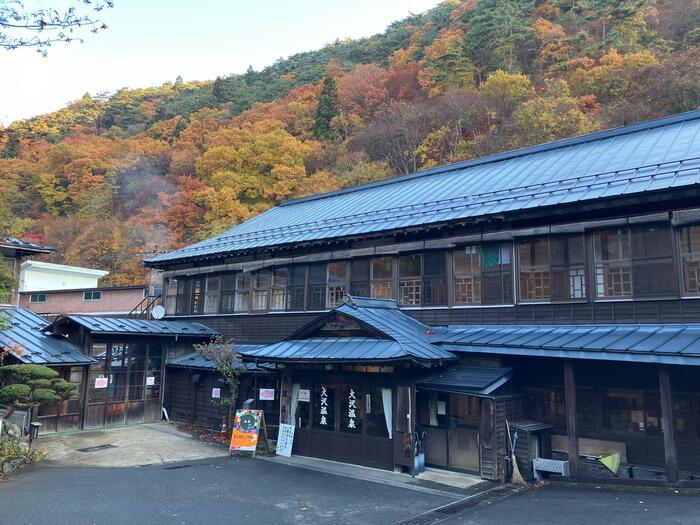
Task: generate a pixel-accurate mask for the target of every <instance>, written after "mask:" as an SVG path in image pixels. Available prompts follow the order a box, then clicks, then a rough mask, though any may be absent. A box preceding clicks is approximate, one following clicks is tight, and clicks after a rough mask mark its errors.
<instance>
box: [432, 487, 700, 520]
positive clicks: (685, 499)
mask: <svg viewBox="0 0 700 525" xmlns="http://www.w3.org/2000/svg"><path fill="white" fill-rule="evenodd" d="M506 523H556V524H558V525H589V524H592V523H595V524H610V525H640V524H647V523H654V524H657V523H659V524H664V525H671V524H681V525H696V524H700V492H698V490H674V489H665V488H664V489H661V488H653V489H652V488H640V487H595V486H591V485H573V484H565V483H562V484H556V485H549V486H547V487H544V488H542V489H537V490H528V491H524V492H521V493H520V494H516V495H514V496H510V497H507V498H504V499H501V500H499V501H496V502H492V503H491V504H489V505H479V506H477V507H474V508H472V509H469V510H467V511H465V512H463V513H459V514H457V515H455V516H452V517H451V518H449V519H448V520H446V521H443V522H441V525H443V524H444V525H448V524H449V525H504V524H506Z"/></svg>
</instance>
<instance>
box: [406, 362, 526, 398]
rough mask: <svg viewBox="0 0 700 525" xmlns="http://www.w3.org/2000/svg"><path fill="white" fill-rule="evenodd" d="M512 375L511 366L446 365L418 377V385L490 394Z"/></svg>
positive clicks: (427, 387) (418, 386)
mask: <svg viewBox="0 0 700 525" xmlns="http://www.w3.org/2000/svg"><path fill="white" fill-rule="evenodd" d="M512 377H513V370H512V369H511V368H490V367H472V366H445V367H441V368H434V369H431V370H430V371H428V372H426V373H424V374H421V375H419V376H418V377H416V387H417V388H420V389H423V390H434V391H438V392H449V393H452V394H472V395H489V394H491V393H493V392H494V391H495V390H496V389H498V388H499V387H500V386H502V385H504V384H505V383H506V382H508V381H509V380H510V379H511V378H512Z"/></svg>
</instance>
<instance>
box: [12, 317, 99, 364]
mask: <svg viewBox="0 0 700 525" xmlns="http://www.w3.org/2000/svg"><path fill="white" fill-rule="evenodd" d="M0 318H2V319H4V320H5V321H6V322H7V323H8V324H9V327H8V328H6V329H5V330H2V331H0V347H3V348H8V349H9V350H10V351H11V352H12V355H13V356H14V357H16V358H17V359H18V360H20V361H21V362H22V363H28V364H37V365H82V364H89V363H92V362H94V360H93V359H92V358H90V357H88V356H86V355H85V354H83V353H82V352H81V351H80V348H79V347H78V346H76V345H74V344H73V343H71V342H69V341H68V340H67V339H65V338H64V337H60V336H54V335H49V334H46V333H44V330H45V329H46V327H47V326H48V325H49V323H48V322H47V321H46V320H45V319H44V318H42V317H39V316H38V315H36V314H34V313H33V312H30V311H29V310H25V309H24V308H3V309H1V310H0Z"/></svg>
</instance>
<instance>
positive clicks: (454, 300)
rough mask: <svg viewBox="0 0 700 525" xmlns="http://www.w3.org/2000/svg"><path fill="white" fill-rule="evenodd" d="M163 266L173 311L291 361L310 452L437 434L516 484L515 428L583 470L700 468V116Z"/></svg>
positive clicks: (479, 164) (383, 448) (288, 212)
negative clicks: (510, 440)
mask: <svg viewBox="0 0 700 525" xmlns="http://www.w3.org/2000/svg"><path fill="white" fill-rule="evenodd" d="M146 264H147V265H148V266H150V267H152V268H158V269H161V270H163V272H164V277H165V279H166V281H165V306H166V311H167V314H166V315H167V319H173V320H175V319H177V320H190V321H197V322H200V323H203V324H205V325H207V326H209V327H211V328H213V329H215V330H217V331H219V332H220V333H221V334H223V335H224V336H225V337H226V338H228V339H231V340H233V341H235V342H238V343H245V345H246V346H245V347H241V348H242V349H241V353H242V354H243V355H244V356H245V358H246V359H247V360H249V361H251V362H254V363H258V364H260V363H268V364H270V363H272V364H275V365H276V370H277V374H278V377H279V385H280V387H279V392H278V396H279V398H280V403H279V405H280V408H279V417H280V421H282V422H289V423H294V424H295V425H296V427H297V429H296V437H295V443H294V451H295V453H297V454H303V455H308V456H314V457H320V458H328V459H336V460H340V461H347V462H352V463H359V464H362V465H367V466H374V467H380V468H387V469H391V468H397V467H407V468H410V467H411V466H412V465H413V457H412V456H413V451H412V448H413V446H414V445H413V441H414V440H415V438H416V436H424V439H423V446H424V448H425V455H426V456H425V460H426V463H427V464H429V465H433V466H438V467H443V468H447V469H454V470H459V471H468V472H476V473H480V475H481V476H482V477H483V478H486V479H493V480H503V479H504V478H505V477H506V465H505V462H504V460H503V458H504V457H505V455H506V440H507V429H506V424H505V422H506V420H509V422H511V423H514V424H517V423H520V422H530V423H531V424H534V423H536V425H535V426H534V427H532V426H531V428H540V429H542V439H541V443H540V445H539V446H540V447H541V450H539V452H538V451H536V450H534V449H533V451H531V454H530V456H532V455H535V454H538V453H539V454H541V455H542V456H545V457H553V456H554V457H557V455H559V457H566V456H567V454H568V457H569V459H570V471H571V472H570V473H571V475H572V476H576V475H579V470H580V471H581V472H580V475H581V476H589V475H596V474H597V473H600V472H601V469H600V468H598V466H599V464H597V463H595V462H594V463H593V464H589V463H590V462H589V461H587V460H585V456H588V457H596V456H600V455H605V454H609V453H613V452H617V453H619V454H620V458H621V461H622V463H623V464H624V465H634V466H636V467H637V469H638V470H637V472H642V471H644V470H647V471H649V472H652V473H653V474H652V475H656V476H660V475H665V476H667V477H668V479H669V480H671V481H675V480H677V479H678V478H679V477H684V476H685V477H689V476H692V473H693V472H695V471H696V470H698V469H700V441H699V440H700V382H698V380H697V378H698V377H700V376H698V372H697V371H698V370H699V369H698V368H697V366H698V365H700V324H698V323H700V300H699V299H700V112H698V111H696V112H690V113H685V114H680V115H676V116H671V117H667V118H663V119H659V120H655V121H650V122H647V123H642V124H637V125H632V126H627V127H623V128H619V129H613V130H608V131H602V132H598V133H592V134H589V135H585V136H581V137H576V138H572V139H566V140H560V141H556V142H553V143H549V144H543V145H539V146H534V147H529V148H525V149H521V150H516V151H510V152H506V153H502V154H498V155H494V156H491V157H486V158H480V159H476V160H471V161H466V162H461V163H457V164H453V165H447V166H441V167H438V168H434V169H430V170H427V171H422V172H418V173H413V174H409V175H404V176H400V177H395V178H392V179H388V180H384V181H380V182H375V183H370V184H366V185H363V186H358V187H354V188H348V189H344V190H340V191H336V192H333V193H327V194H320V195H313V196H310V197H305V198H300V199H296V200H292V201H288V202H285V203H283V204H281V205H280V206H277V207H275V208H273V209H271V210H268V211H267V212H264V213H262V214H260V215H258V216H257V217H255V218H253V219H251V220H249V221H247V222H245V223H243V224H240V225H238V226H236V227H234V228H232V229H230V230H228V231H226V232H224V233H222V234H220V235H218V236H216V237H214V238H211V239H208V240H205V241H203V242H199V243H197V244H194V245H192V246H188V247H186V248H183V249H180V250H176V251H174V252H171V253H167V254H163V255H159V256H156V257H154V258H152V259H149V260H148V261H146ZM251 345H259V346H251ZM269 419H270V417H269V416H268V420H269ZM533 422H534V423H533ZM524 426H525V427H527V423H525V424H524ZM550 432H551V435H550ZM526 433H527V429H526V428H525V429H523V430H522V431H521V434H522V435H525V434H526ZM533 434H536V433H535V432H533ZM528 435H529V434H528ZM523 443H525V442H524V441H523ZM569 452H570V453H569ZM580 454H583V455H584V456H580ZM528 459H529V457H528ZM523 469H524V470H525V471H526V472H528V471H530V470H531V467H529V465H528V464H527V462H525V463H524V464H523ZM640 469H641V470H640ZM603 470H604V469H603ZM630 475H633V474H631V473H630ZM638 475H639V474H638Z"/></svg>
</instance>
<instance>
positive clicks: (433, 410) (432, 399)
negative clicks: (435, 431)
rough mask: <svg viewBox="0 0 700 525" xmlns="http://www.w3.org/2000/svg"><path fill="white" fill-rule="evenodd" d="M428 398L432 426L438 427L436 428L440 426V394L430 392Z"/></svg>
mask: <svg viewBox="0 0 700 525" xmlns="http://www.w3.org/2000/svg"><path fill="white" fill-rule="evenodd" d="M428 396H429V397H428V413H429V415H430V426H431V427H436V426H438V419H437V405H438V393H437V392H429V393H428Z"/></svg>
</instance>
